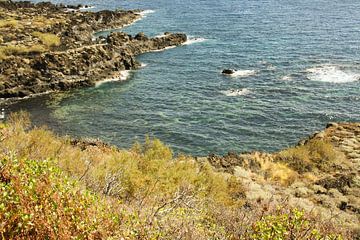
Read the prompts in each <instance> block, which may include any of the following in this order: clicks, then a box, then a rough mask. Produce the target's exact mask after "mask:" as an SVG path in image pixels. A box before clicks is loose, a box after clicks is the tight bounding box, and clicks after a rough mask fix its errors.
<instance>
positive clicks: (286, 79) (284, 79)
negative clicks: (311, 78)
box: [281, 75, 293, 81]
mask: <svg viewBox="0 0 360 240" xmlns="http://www.w3.org/2000/svg"><path fill="white" fill-rule="evenodd" d="M292 79H293V78H292V77H291V76H289V75H286V76H283V77H282V78H281V80H283V81H291V80H292Z"/></svg>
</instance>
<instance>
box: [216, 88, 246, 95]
mask: <svg viewBox="0 0 360 240" xmlns="http://www.w3.org/2000/svg"><path fill="white" fill-rule="evenodd" d="M221 92H222V93H223V94H225V95H226V96H228V97H236V96H245V95H249V94H250V93H251V91H250V90H249V89H247V88H241V89H230V90H226V91H221Z"/></svg>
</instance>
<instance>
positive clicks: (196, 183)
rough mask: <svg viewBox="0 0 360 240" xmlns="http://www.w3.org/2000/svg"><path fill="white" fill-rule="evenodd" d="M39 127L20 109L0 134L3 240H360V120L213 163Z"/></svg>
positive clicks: (156, 147) (154, 143) (149, 145)
mask: <svg viewBox="0 0 360 240" xmlns="http://www.w3.org/2000/svg"><path fill="white" fill-rule="evenodd" d="M29 124H30V123H29V120H28V116H27V115H26V114H24V113H18V114H13V115H12V116H11V117H10V118H9V120H8V122H7V123H6V124H5V125H3V126H2V127H1V143H0V148H1V155H2V156H1V165H0V169H1V170H0V185H1V189H2V191H1V192H2V198H1V200H0V201H1V202H0V211H1V214H0V222H1V225H0V233H1V234H0V235H1V236H2V238H3V239H29V238H31V239H46V238H48V239H70V238H77V239H175V238H178V239H356V236H357V235H356V234H357V231H358V229H357V228H358V226H359V224H358V223H359V219H358V217H359V212H358V211H359V210H358V209H359V208H358V207H359V205H358V202H357V201H358V199H359V195H358V193H359V179H358V176H359V175H358V171H359V169H358V165H357V163H358V162H357V161H358V160H357V159H356V158H354V157H353V156H355V155H354V154H353V153H356V151H358V147H359V144H358V142H357V141H358V140H357V139H358V137H359V131H358V130H359V127H360V124H345V123H344V124H339V125H337V124H332V125H331V126H329V127H328V128H327V129H326V130H324V131H323V132H320V133H318V134H316V135H315V136H314V137H312V138H310V139H309V140H307V141H306V142H303V145H300V146H298V147H295V148H290V149H286V150H284V151H281V152H279V153H275V154H266V153H249V154H240V155H237V154H229V155H228V156H225V157H216V156H210V157H208V158H203V159H194V158H192V157H190V156H182V155H180V156H176V157H175V156H173V154H172V151H171V150H170V149H169V148H168V147H167V146H166V145H164V144H162V143H161V142H160V141H159V140H156V139H149V138H147V139H146V141H145V143H144V144H139V143H136V144H134V146H133V147H132V148H131V149H129V150H121V149H117V148H116V147H113V146H109V145H107V144H105V143H102V142H100V141H97V140H72V139H69V138H64V137H57V136H55V135H54V134H53V133H51V132H50V131H49V130H46V129H44V128H31V127H30V125H29ZM354 139H355V140H356V141H355V140H354ZM350 148H352V149H354V150H353V151H351V152H349V150H350ZM209 163H211V164H212V165H213V166H215V167H212V166H211V164H209Z"/></svg>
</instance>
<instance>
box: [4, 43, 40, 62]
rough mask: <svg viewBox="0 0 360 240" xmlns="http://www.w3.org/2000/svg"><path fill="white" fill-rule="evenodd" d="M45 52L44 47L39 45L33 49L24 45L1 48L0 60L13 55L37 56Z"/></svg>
mask: <svg viewBox="0 0 360 240" xmlns="http://www.w3.org/2000/svg"><path fill="white" fill-rule="evenodd" d="M45 50H46V49H45V48H44V46H42V45H37V44H36V45H33V46H31V47H27V46H23V45H7V46H0V59H5V58H6V57H8V56H12V55H26V54H36V53H41V52H44V51H45Z"/></svg>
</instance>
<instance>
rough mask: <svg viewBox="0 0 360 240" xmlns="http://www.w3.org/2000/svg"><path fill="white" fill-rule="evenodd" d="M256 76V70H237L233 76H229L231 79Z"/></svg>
mask: <svg viewBox="0 0 360 240" xmlns="http://www.w3.org/2000/svg"><path fill="white" fill-rule="evenodd" d="M255 74H256V71H255V70H235V72H234V73H233V74H227V75H228V76H230V77H249V76H253V75H255Z"/></svg>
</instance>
